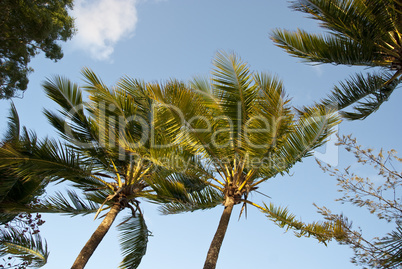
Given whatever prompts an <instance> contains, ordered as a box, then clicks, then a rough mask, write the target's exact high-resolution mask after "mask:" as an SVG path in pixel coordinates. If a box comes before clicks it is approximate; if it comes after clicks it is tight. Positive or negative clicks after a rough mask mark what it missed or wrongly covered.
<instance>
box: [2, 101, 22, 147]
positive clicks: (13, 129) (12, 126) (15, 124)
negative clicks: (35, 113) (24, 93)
mask: <svg viewBox="0 0 402 269" xmlns="http://www.w3.org/2000/svg"><path fill="white" fill-rule="evenodd" d="M19 138H20V119H19V116H18V112H17V109H16V107H15V105H14V103H11V108H10V112H9V116H8V126H7V132H6V134H5V138H4V141H7V142H16V141H18V139H19ZM3 143H4V142H3Z"/></svg>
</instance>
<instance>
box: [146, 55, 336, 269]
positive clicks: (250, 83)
mask: <svg viewBox="0 0 402 269" xmlns="http://www.w3.org/2000/svg"><path fill="white" fill-rule="evenodd" d="M150 90H151V92H152V96H153V98H154V99H155V100H157V101H158V103H159V105H158V106H156V109H157V113H156V115H155V120H156V123H155V124H156V126H159V127H160V128H162V129H163V130H165V134H166V136H168V137H170V138H171V139H172V140H173V141H174V142H175V143H177V144H179V145H181V146H182V147H184V148H185V149H186V150H188V151H190V152H192V153H193V154H195V155H197V156H199V158H200V159H201V160H202V162H201V163H200V165H201V166H194V167H197V168H198V169H200V172H201V173H202V172H203V171H205V172H204V175H205V177H204V178H205V180H206V183H207V184H208V185H209V187H208V188H205V189H204V192H211V193H209V194H208V195H207V197H211V200H212V201H214V200H215V197H216V198H218V197H219V196H220V199H219V200H218V201H220V202H221V203H222V204H223V205H224V206H225V208H227V207H228V206H230V207H231V206H233V204H234V205H236V204H242V210H241V212H243V211H244V210H246V206H247V205H252V206H256V207H257V208H259V209H260V210H261V211H262V212H263V213H265V214H267V216H268V218H270V219H273V220H274V221H276V222H277V221H278V222H282V223H284V222H286V225H287V227H288V228H289V229H290V228H291V229H295V230H298V231H299V232H300V234H299V235H306V236H314V237H316V238H317V239H319V240H320V241H323V242H324V241H327V240H330V239H332V238H333V237H334V234H335V233H336V232H335V231H334V228H335V227H334V226H333V225H332V224H328V225H327V223H313V224H311V225H306V224H303V223H301V222H300V221H297V220H295V218H294V216H293V215H290V214H288V212H287V210H282V209H281V208H276V207H274V206H273V205H271V206H270V207H267V206H266V207H262V206H259V205H257V204H255V203H253V202H251V201H249V199H248V197H249V194H250V193H252V192H255V191H256V190H257V189H258V186H259V184H261V183H263V182H265V181H267V180H269V179H270V178H273V177H275V176H276V175H278V174H284V173H287V172H288V171H289V170H290V169H291V167H292V166H293V165H294V164H295V163H297V162H299V161H301V160H302V159H303V158H305V157H308V156H310V155H311V153H312V150H313V149H315V148H317V147H319V146H320V145H322V144H323V143H325V141H326V138H327V137H328V136H329V135H330V134H331V133H332V131H333V130H332V127H334V126H335V125H336V124H338V123H339V119H338V117H337V116H336V115H335V114H334V113H333V111H331V110H327V109H326V108H325V107H324V106H316V107H312V108H310V110H309V111H307V112H305V113H303V114H301V115H300V116H297V115H295V113H294V110H292V107H291V106H290V103H289V102H290V100H289V98H287V97H286V94H285V92H284V88H283V85H282V82H281V81H279V80H278V79H277V78H275V77H273V76H271V75H269V74H265V73H257V72H255V73H254V72H251V71H250V69H249V67H248V65H247V64H246V63H245V62H243V61H242V60H241V59H239V57H237V56H236V55H234V54H225V53H219V54H218V55H217V57H216V58H215V60H214V69H213V72H212V77H211V78H209V79H207V78H205V79H204V78H196V79H194V80H193V81H192V82H191V83H190V85H189V86H187V87H185V86H184V85H182V84H180V83H168V84H166V85H160V84H154V85H151V86H150ZM193 169H194V168H193ZM212 197H214V198H212ZM193 201H196V202H194V203H193V202H192V201H190V203H186V204H184V205H183V203H182V202H181V201H180V202H178V203H176V202H172V203H169V204H166V205H164V206H163V212H164V213H178V212H183V211H193V210H196V209H205V208H208V207H215V206H216V205H217V203H216V202H212V201H210V200H208V199H207V200H199V199H197V198H194V200H193ZM225 210H226V209H225ZM229 214H231V212H229ZM227 219H228V218H227ZM280 226H284V225H282V224H280ZM337 227H338V226H337ZM225 229H226V228H225ZM331 229H332V231H329V230H331ZM324 233H326V234H325V235H324ZM223 236H224V235H223ZM211 247H212V245H211ZM218 251H219V250H218ZM204 268H205V267H204ZM208 268H210V267H208ZM211 268H212V267H211Z"/></svg>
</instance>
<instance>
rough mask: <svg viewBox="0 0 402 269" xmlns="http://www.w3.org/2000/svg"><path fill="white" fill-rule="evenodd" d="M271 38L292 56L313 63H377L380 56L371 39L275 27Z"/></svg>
mask: <svg viewBox="0 0 402 269" xmlns="http://www.w3.org/2000/svg"><path fill="white" fill-rule="evenodd" d="M271 39H272V40H273V41H274V43H275V44H276V45H277V46H278V47H280V48H282V49H284V50H285V51H286V52H288V53H289V54H290V55H292V56H294V57H297V58H301V59H303V60H305V61H307V62H313V63H334V64H346V65H363V66H376V65H377V62H378V61H379V57H380V55H378V54H377V53H375V48H374V47H373V46H372V45H370V44H371V43H369V42H361V43H360V42H359V43H358V42H356V41H354V40H351V39H344V38H338V37H334V36H331V35H321V34H310V33H307V32H306V31H303V30H300V29H298V30H297V31H296V32H292V31H287V30H279V29H276V30H274V31H273V32H272V34H271Z"/></svg>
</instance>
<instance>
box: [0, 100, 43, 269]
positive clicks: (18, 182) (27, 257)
mask: <svg viewBox="0 0 402 269" xmlns="http://www.w3.org/2000/svg"><path fill="white" fill-rule="evenodd" d="M8 118H9V124H8V129H7V133H6V136H5V139H4V140H3V142H1V144H0V147H2V148H4V147H9V146H10V145H12V146H13V148H14V149H16V150H18V151H20V152H25V154H27V155H29V154H30V152H31V149H32V148H34V147H36V146H37V145H36V144H37V139H36V135H35V134H34V133H32V132H29V131H28V130H27V129H26V128H25V127H23V128H22V132H21V128H20V122H19V117H18V113H17V111H16V108H15V106H14V104H12V105H11V109H10V116H9V117H8ZM46 184H47V181H46V180H44V179H43V178H42V177H36V176H31V177H19V176H18V175H15V174H14V173H13V168H12V167H11V168H10V167H6V168H1V169H0V224H2V225H4V226H3V227H2V228H1V229H0V231H1V235H0V256H4V255H12V256H14V257H17V258H20V259H21V263H20V265H21V266H25V267H26V266H34V267H41V266H43V265H45V264H46V262H47V258H48V256H49V252H48V250H47V243H46V241H44V240H42V239H41V237H40V235H39V234H38V232H39V231H38V230H34V229H31V228H30V227H26V226H27V225H24V224H23V223H21V221H19V220H16V221H14V222H18V225H13V224H12V223H13V220H15V219H16V217H17V214H8V213H6V211H8V210H10V208H12V207H14V206H15V205H16V204H17V205H18V207H20V208H21V209H22V210H21V211H20V212H18V213H22V212H24V208H26V209H28V207H29V206H30V205H31V204H32V203H34V202H35V200H36V198H37V197H39V196H40V195H41V194H42V193H43V191H44V187H45V186H46ZM17 219H18V218H17ZM30 221H32V218H30ZM38 221H41V220H39V219H37V220H36V221H33V222H31V223H32V224H33V223H38ZM19 225H22V228H21V227H19ZM23 228H27V230H24V229H23ZM35 228H37V227H35Z"/></svg>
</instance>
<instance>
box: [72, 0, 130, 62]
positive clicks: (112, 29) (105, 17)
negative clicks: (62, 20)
mask: <svg viewBox="0 0 402 269" xmlns="http://www.w3.org/2000/svg"><path fill="white" fill-rule="evenodd" d="M136 3H137V0H76V1H75V4H74V10H73V11H72V16H73V17H75V18H76V20H75V23H76V27H77V29H78V32H77V34H76V36H75V37H74V39H73V42H74V45H75V46H76V47H77V48H79V49H82V50H85V51H88V52H89V53H90V55H91V57H93V58H95V59H98V60H107V59H110V56H111V54H112V53H113V51H114V46H115V45H116V43H117V42H118V41H119V40H121V39H123V38H127V37H131V36H132V35H133V33H134V30H135V26H136V24H137V21H138V17H137V9H136Z"/></svg>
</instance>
